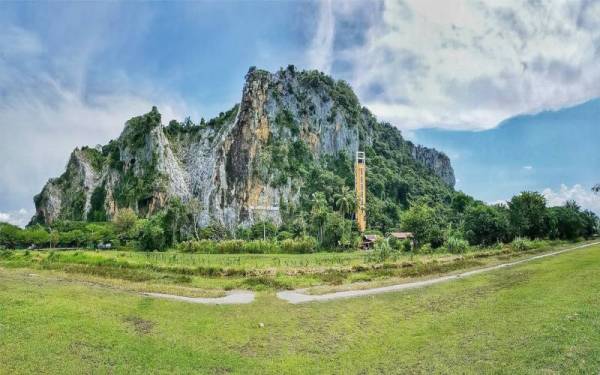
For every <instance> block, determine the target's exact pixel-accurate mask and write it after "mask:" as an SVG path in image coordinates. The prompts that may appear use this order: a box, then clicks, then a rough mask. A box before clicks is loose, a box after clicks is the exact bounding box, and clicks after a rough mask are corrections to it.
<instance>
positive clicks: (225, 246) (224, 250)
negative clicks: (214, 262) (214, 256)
mask: <svg viewBox="0 0 600 375" xmlns="http://www.w3.org/2000/svg"><path fill="white" fill-rule="evenodd" d="M243 249H244V241H242V240H225V241H220V242H218V243H217V253H219V254H237V253H241V252H242V250H243Z"/></svg>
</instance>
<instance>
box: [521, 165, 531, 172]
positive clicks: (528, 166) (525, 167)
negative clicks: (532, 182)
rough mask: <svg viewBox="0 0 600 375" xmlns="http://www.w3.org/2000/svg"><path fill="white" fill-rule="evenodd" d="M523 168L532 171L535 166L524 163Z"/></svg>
mask: <svg viewBox="0 0 600 375" xmlns="http://www.w3.org/2000/svg"><path fill="white" fill-rule="evenodd" d="M523 169H525V170H526V171H532V170H533V166H532V165H524V166H523Z"/></svg>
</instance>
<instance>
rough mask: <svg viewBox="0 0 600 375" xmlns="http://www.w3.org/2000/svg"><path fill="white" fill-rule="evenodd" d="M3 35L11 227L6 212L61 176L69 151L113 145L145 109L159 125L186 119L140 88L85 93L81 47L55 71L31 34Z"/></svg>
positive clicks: (3, 188)
mask: <svg viewBox="0 0 600 375" xmlns="http://www.w3.org/2000/svg"><path fill="white" fill-rule="evenodd" d="M6 29H7V30H8V31H9V32H8V35H7V34H4V35H0V98H2V100H0V158H1V159H2V163H0V209H2V210H4V211H5V212H4V217H7V216H6V215H9V216H8V218H9V219H10V220H12V221H15V220H17V221H19V220H20V221H19V223H22V220H21V218H20V216H19V215H20V214H19V213H18V212H16V211H10V210H13V209H15V208H18V207H23V206H24V205H25V204H27V202H29V204H31V207H33V201H32V197H33V195H34V194H37V193H38V192H39V191H40V190H41V188H42V186H43V184H44V183H45V182H46V181H47V179H48V178H50V177H56V176H58V175H60V174H61V173H62V172H63V171H64V167H65V164H66V162H67V160H68V158H69V155H70V153H71V151H72V150H73V149H74V148H75V147H78V146H82V145H92V146H93V145H96V144H98V143H105V142H107V141H108V140H109V139H111V138H116V137H117V136H118V135H119V134H120V132H121V130H122V128H123V124H124V123H125V121H126V120H128V119H129V118H131V117H133V116H136V115H140V114H143V113H146V112H148V111H149V110H150V109H151V107H152V105H157V106H158V108H159V110H160V112H161V113H162V114H163V122H167V121H169V120H170V119H173V118H177V119H182V118H183V115H184V114H186V113H190V111H188V109H187V106H186V105H185V102H184V101H183V100H181V99H179V97H178V96H177V95H174V94H173V93H170V92H165V91H164V90H161V89H160V88H158V87H154V86H153V85H151V84H149V83H147V82H132V81H129V80H128V79H126V78H118V79H115V80H114V82H113V81H111V85H110V90H108V91H103V92H102V93H94V92H90V91H89V90H88V82H87V81H86V79H87V77H86V73H85V72H86V71H87V70H88V69H89V68H90V65H91V64H93V61H94V59H93V56H94V54H95V53H97V52H98V51H94V50H93V48H91V47H86V48H84V49H83V50H82V51H81V54H80V55H78V56H77V58H74V59H73V60H72V61H70V62H69V63H68V64H66V65H61V64H62V62H63V60H64V59H63V56H61V55H60V54H59V55H55V54H49V53H48V52H47V50H48V49H47V48H45V47H44V44H43V41H42V39H40V38H39V37H38V35H36V34H35V33H32V32H30V31H27V30H24V29H21V28H17V27H13V26H8V27H7V28H6ZM9 45H10V46H12V45H14V46H15V48H6V47H7V46H9ZM98 48H100V47H98ZM2 51H10V53H9V54H6V55H2V53H1V52H2ZM116 76H118V75H116ZM164 98H168V99H164ZM27 214H28V215H30V214H31V213H30V212H28V213H27ZM15 217H18V219H15Z"/></svg>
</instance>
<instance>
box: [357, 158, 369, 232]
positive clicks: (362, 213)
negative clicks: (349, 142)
mask: <svg viewBox="0 0 600 375" xmlns="http://www.w3.org/2000/svg"><path fill="white" fill-rule="evenodd" d="M365 168H366V165H365V153H364V152H361V151H357V152H356V164H355V165H354V188H355V192H356V225H357V226H358V230H359V232H361V233H363V232H364V231H365V229H366V228H367V215H366V208H367V181H366V180H365Z"/></svg>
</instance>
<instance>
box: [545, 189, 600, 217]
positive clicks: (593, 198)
mask: <svg viewBox="0 0 600 375" xmlns="http://www.w3.org/2000/svg"><path fill="white" fill-rule="evenodd" d="M542 194H543V195H544V197H545V198H546V202H547V204H548V206H550V207H554V206H562V205H564V204H565V202H566V201H568V200H574V201H575V202H577V204H579V205H580V206H581V207H582V208H584V209H588V210H591V211H594V212H595V213H597V214H600V194H595V193H593V192H592V191H591V190H590V189H586V188H584V187H583V186H581V185H579V184H575V185H573V186H572V187H568V186H567V185H564V184H562V185H560V189H559V190H558V191H554V190H552V189H551V188H546V189H544V190H543V191H542Z"/></svg>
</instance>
